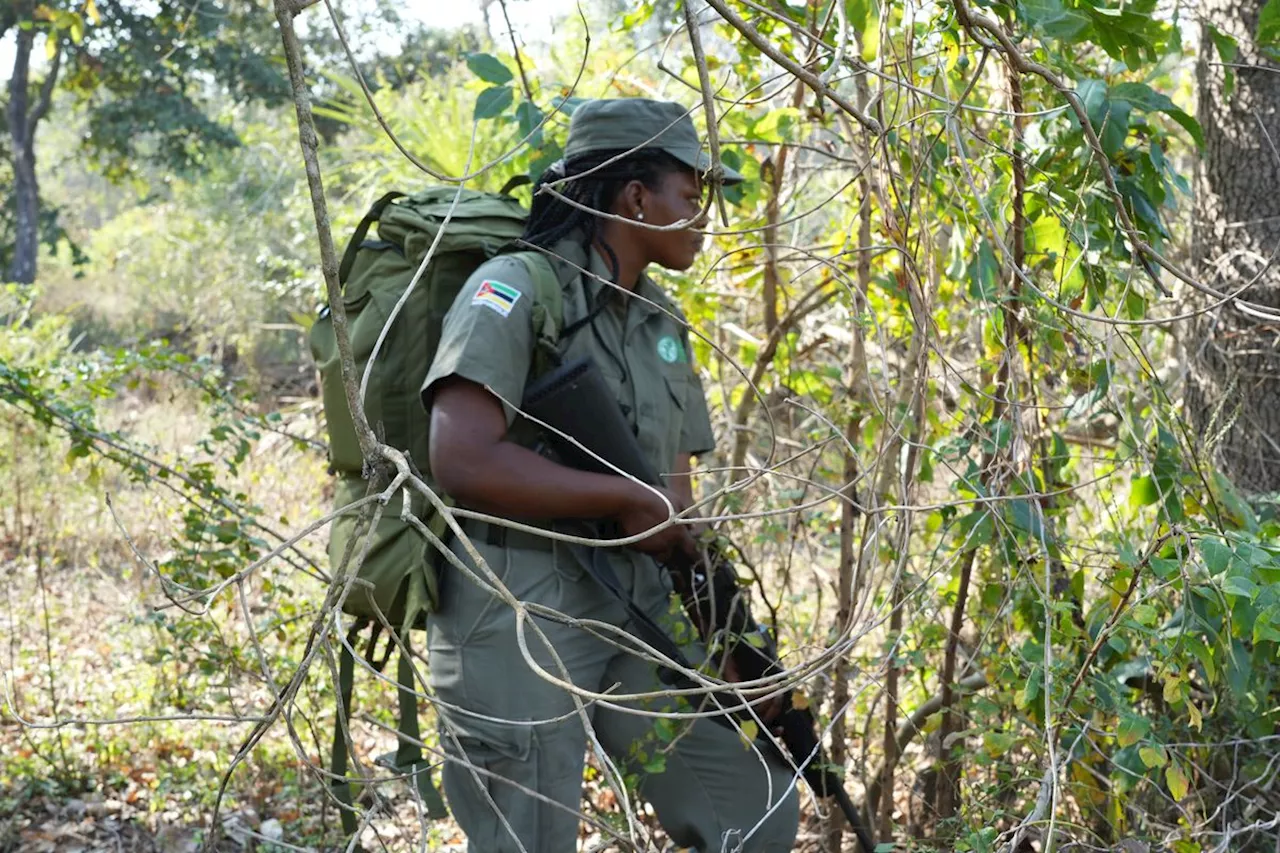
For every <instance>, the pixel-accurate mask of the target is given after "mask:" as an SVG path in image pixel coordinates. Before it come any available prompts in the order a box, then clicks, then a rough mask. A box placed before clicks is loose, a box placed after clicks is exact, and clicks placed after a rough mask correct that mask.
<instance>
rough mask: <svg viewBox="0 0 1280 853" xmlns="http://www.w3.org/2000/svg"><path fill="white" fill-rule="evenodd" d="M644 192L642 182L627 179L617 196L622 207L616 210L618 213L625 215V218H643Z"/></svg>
mask: <svg viewBox="0 0 1280 853" xmlns="http://www.w3.org/2000/svg"><path fill="white" fill-rule="evenodd" d="M645 193H646V189H645V185H644V184H643V183H641V182H640V181H627V184H626V186H624V187H623V188H622V194H621V196H620V198H619V201H620V202H621V207H622V209H621V210H619V211H618V215H619V216H625V217H626V218H627V219H643V218H644V197H645Z"/></svg>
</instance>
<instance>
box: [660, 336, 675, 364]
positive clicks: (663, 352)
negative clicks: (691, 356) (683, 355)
mask: <svg viewBox="0 0 1280 853" xmlns="http://www.w3.org/2000/svg"><path fill="white" fill-rule="evenodd" d="M658 356H659V357H660V358H661V359H662V360H663V361H665V362H666V363H667V364H675V362H676V361H678V360H679V359H680V344H679V343H678V342H677V341H676V339H675V338H673V337H671V336H670V335H668V336H666V337H665V338H662V339H661V340H659V341H658Z"/></svg>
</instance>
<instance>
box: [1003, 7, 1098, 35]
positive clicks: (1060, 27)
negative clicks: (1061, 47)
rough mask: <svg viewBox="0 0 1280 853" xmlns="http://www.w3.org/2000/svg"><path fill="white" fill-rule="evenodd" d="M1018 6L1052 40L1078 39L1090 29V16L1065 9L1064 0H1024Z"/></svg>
mask: <svg viewBox="0 0 1280 853" xmlns="http://www.w3.org/2000/svg"><path fill="white" fill-rule="evenodd" d="M1018 5H1019V6H1020V7H1021V8H1022V12H1023V14H1024V15H1025V16H1026V18H1027V19H1028V20H1029V21H1031V23H1032V24H1034V25H1035V26H1036V27H1038V28H1039V29H1040V30H1041V31H1042V32H1044V34H1045V35H1047V36H1049V37H1050V38H1055V39H1062V40H1064V41H1066V40H1070V39H1076V38H1079V37H1080V36H1081V35H1082V34H1083V33H1084V31H1085V30H1087V29H1089V24H1090V19H1089V16H1088V15H1085V14H1084V13H1082V12H1079V11H1076V10H1075V9H1068V8H1066V7H1064V6H1063V4H1062V0H1022V2H1020V3H1019V4H1018Z"/></svg>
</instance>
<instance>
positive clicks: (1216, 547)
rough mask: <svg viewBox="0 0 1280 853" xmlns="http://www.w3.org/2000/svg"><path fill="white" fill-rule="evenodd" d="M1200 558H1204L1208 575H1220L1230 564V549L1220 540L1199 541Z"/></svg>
mask: <svg viewBox="0 0 1280 853" xmlns="http://www.w3.org/2000/svg"><path fill="white" fill-rule="evenodd" d="M1200 556H1201V557H1203V558H1204V564H1205V566H1207V567H1208V569H1209V574H1211V575H1220V574H1222V573H1223V572H1225V571H1226V570H1227V565H1228V564H1230V562H1231V549H1230V548H1228V547H1227V546H1226V544H1225V543H1224V542H1223V541H1222V540H1221V539H1201V540H1200Z"/></svg>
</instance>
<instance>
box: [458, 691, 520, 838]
mask: <svg viewBox="0 0 1280 853" xmlns="http://www.w3.org/2000/svg"><path fill="white" fill-rule="evenodd" d="M440 743H441V746H442V747H443V748H444V750H445V752H446V753H447V754H448V755H449V756H451V757H452V758H454V759H457V760H449V761H446V762H445V764H444V768H443V770H442V780H443V782H444V789H445V795H446V796H447V797H448V798H449V811H450V812H451V813H452V814H453V816H454V818H455V819H456V820H457V822H458V826H459V827H460V828H461V829H462V830H463V832H464V833H465V834H466V836H467V839H468V840H469V841H470V843H471V844H472V845H473V847H474V848H476V849H480V850H487V851H488V850H492V851H499V853H505V851H515V850H518V849H520V848H521V847H522V846H523V847H524V849H526V850H533V849H537V848H538V846H539V845H538V841H539V839H540V836H541V831H542V827H541V825H540V824H541V819H542V815H541V811H542V809H540V808H539V802H538V800H537V799H535V798H534V797H531V796H529V795H528V794H526V793H524V792H523V791H521V790H520V789H519V788H517V787H515V786H516V785H519V786H522V787H524V788H525V789H529V790H535V791H536V790H538V789H539V787H540V785H539V781H540V780H539V764H540V762H539V757H538V751H537V750H535V749H533V735H532V729H531V728H530V727H528V726H500V725H498V724H495V723H492V722H489V721H485V720H480V719H476V718H468V717H467V716H466V715H463V714H460V713H458V712H456V711H455V712H450V713H449V721H448V722H445V720H444V715H443V714H442V715H441V722H440ZM511 783H515V785H512V784H511ZM494 806H497V810H498V812H499V813H501V815H502V816H503V817H504V818H505V819H506V821H507V823H509V824H510V827H511V829H510V830H509V829H508V828H507V827H506V826H504V825H503V821H501V820H498V819H497V817H496V816H495V814H494ZM511 830H514V831H515V835H516V836H517V838H518V841H517V840H515V839H513V838H512V837H511V835H512V833H511Z"/></svg>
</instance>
